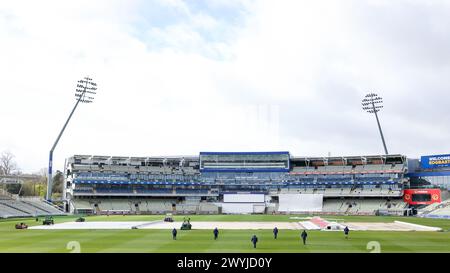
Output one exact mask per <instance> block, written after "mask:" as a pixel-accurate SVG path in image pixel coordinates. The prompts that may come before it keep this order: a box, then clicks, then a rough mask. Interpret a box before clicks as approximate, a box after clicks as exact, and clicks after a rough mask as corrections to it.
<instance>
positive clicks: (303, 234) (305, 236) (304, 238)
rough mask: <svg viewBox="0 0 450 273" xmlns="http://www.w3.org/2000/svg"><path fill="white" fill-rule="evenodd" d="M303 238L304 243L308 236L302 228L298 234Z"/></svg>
mask: <svg viewBox="0 0 450 273" xmlns="http://www.w3.org/2000/svg"><path fill="white" fill-rule="evenodd" d="M300 237H302V240H303V244H304V245H306V238H307V237H308V233H306V230H303V232H302V234H301V235H300Z"/></svg>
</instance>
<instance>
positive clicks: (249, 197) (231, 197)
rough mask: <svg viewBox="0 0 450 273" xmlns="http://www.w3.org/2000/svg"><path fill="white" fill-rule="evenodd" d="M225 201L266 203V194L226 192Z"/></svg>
mask: <svg viewBox="0 0 450 273" xmlns="http://www.w3.org/2000/svg"><path fill="white" fill-rule="evenodd" d="M223 202H224V203H264V194H224V195H223Z"/></svg>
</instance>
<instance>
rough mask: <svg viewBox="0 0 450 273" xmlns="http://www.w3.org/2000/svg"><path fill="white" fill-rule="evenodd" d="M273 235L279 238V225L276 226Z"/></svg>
mask: <svg viewBox="0 0 450 273" xmlns="http://www.w3.org/2000/svg"><path fill="white" fill-rule="evenodd" d="M273 237H274V238H275V239H277V237H278V228H277V227H275V228H274V229H273Z"/></svg>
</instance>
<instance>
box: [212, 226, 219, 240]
mask: <svg viewBox="0 0 450 273" xmlns="http://www.w3.org/2000/svg"><path fill="white" fill-rule="evenodd" d="M213 233H214V240H217V237H219V230H218V229H217V228H215V229H214V231H213Z"/></svg>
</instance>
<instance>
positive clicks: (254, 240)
mask: <svg viewBox="0 0 450 273" xmlns="http://www.w3.org/2000/svg"><path fill="white" fill-rule="evenodd" d="M250 241H252V243H253V248H256V243H257V242H258V237H256V235H253V237H252V239H251V240H250Z"/></svg>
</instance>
